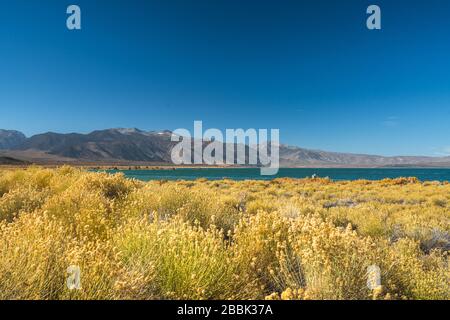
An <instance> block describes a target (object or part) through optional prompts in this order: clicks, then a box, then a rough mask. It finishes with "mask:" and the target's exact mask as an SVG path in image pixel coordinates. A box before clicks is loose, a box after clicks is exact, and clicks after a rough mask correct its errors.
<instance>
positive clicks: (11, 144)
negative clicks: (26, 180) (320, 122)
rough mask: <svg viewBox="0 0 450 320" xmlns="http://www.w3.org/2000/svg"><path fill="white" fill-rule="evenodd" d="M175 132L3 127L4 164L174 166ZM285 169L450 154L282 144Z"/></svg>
mask: <svg viewBox="0 0 450 320" xmlns="http://www.w3.org/2000/svg"><path fill="white" fill-rule="evenodd" d="M175 144H176V142H172V141H171V132H170V131H142V130H139V129H107V130H98V131H93V132H91V133H89V134H80V133H69V134H60V133H52V132H48V133H43V134H37V135H34V136H32V137H29V138H27V137H25V135H24V134H23V133H21V132H18V131H12V130H0V164H19V163H25V162H28V163H38V164H62V163H72V164H77V163H91V164H94V163H95V164H97V163H98V164H124V165H133V164H136V165H137V164H139V165H142V164H147V165H151V164H158V165H160V164H168V165H169V164H171V163H172V162H171V157H170V155H171V150H172V148H173V146H174V145H175ZM280 165H281V166H282V167H383V166H434V167H446V166H450V157H408V156H398V157H383V156H376V155H363V154H350V153H336V152H326V151H320V150H309V149H304V148H299V147H293V146H286V145H281V146H280Z"/></svg>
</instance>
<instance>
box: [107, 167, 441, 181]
mask: <svg viewBox="0 0 450 320" xmlns="http://www.w3.org/2000/svg"><path fill="white" fill-rule="evenodd" d="M107 172H110V173H116V172H123V173H124V174H125V176H126V177H129V178H135V179H139V180H143V181H150V180H195V179H198V178H206V179H210V180H220V179H225V178H228V179H233V180H271V179H274V178H282V177H283V178H284V177H288V178H307V177H311V176H312V175H317V176H318V177H329V178H331V179H333V180H360V179H367V180H382V179H385V178H399V177H416V178H418V179H419V180H421V181H450V168H445V169H444V168H442V169H440V168H439V169H437V168H433V169H430V168H376V169H367V168H355V169H348V168H331V169H330V168H327V169H325V168H318V169H311V168H283V169H280V170H279V172H278V174H277V175H276V176H262V175H260V170H259V169H257V168H225V169H224V168H201V169H200V168H199V169H197V168H194V169H192V168H177V169H173V170H172V169H168V170H123V171H121V170H108V171H107Z"/></svg>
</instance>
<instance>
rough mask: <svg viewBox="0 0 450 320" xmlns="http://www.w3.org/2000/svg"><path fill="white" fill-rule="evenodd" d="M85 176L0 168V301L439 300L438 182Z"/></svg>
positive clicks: (445, 235)
mask: <svg viewBox="0 0 450 320" xmlns="http://www.w3.org/2000/svg"><path fill="white" fill-rule="evenodd" d="M86 169H87V168H77V167H70V166H63V167H58V168H43V167H37V166H30V167H27V168H26V170H24V169H22V168H12V169H5V168H2V169H0V242H1V243H2V245H1V246H0V299H192V300H199V299H282V300H291V299H295V300H296V299H299V300H311V299H312V300H321V299H339V300H363V299H413V300H422V299H434V300H448V299H450V281H449V280H450V267H449V256H448V252H449V250H450V223H449V221H450V183H448V182H433V181H426V182H420V181H418V180H417V179H416V178H406V177H405V178H398V179H384V180H380V181H368V180H358V181H331V180H329V179H326V178H315V179H290V178H278V179H274V180H269V181H264V180H260V181H259V180H258V181H256V180H247V181H233V180H229V179H225V180H220V181H217V180H215V181H210V180H207V179H197V180H194V181H162V180H155V181H150V182H143V181H138V180H135V179H128V178H125V177H124V175H123V174H121V173H117V174H108V173H105V172H89V171H87V170H86ZM70 266H77V267H79V268H80V270H81V274H80V276H81V278H80V280H81V289H79V290H69V289H68V288H67V286H66V280H67V277H68V274H67V269H68V268H69V267H70ZM371 266H376V267H377V268H379V270H380V272H381V283H380V285H378V286H376V287H375V288H370V289H369V288H368V286H367V281H368V274H367V270H368V268H370V267H371Z"/></svg>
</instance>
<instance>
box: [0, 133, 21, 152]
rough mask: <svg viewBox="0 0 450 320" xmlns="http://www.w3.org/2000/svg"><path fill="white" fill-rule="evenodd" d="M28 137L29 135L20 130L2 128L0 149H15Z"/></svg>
mask: <svg viewBox="0 0 450 320" xmlns="http://www.w3.org/2000/svg"><path fill="white" fill-rule="evenodd" d="M26 139H27V137H26V136H25V135H24V134H23V133H22V132H20V131H16V130H4V129H0V149H13V148H15V147H17V146H19V145H20V144H22V143H23V142H25V140H26Z"/></svg>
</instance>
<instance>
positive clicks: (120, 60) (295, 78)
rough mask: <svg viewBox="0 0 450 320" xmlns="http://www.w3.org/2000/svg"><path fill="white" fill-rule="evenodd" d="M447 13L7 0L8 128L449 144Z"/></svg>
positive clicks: (393, 6)
mask: <svg viewBox="0 0 450 320" xmlns="http://www.w3.org/2000/svg"><path fill="white" fill-rule="evenodd" d="M70 4H77V5H79V6H80V7H81V10H82V30H81V31H69V30H67V28H66V18H67V15H66V8H67V6H68V5H70ZM370 4H377V5H379V6H380V7H381V10H382V28H383V29H382V30H381V31H369V30H368V29H367V28H366V22H365V21H366V18H367V15H366V13H365V11H366V8H367V6H368V5H370ZM449 16H450V1H448V0H431V1H430V0H428V1H424V0H423V1H403V0H389V1H381V0H373V1H365V0H345V1H343V0H342V1H337V0H328V1H325V0H314V1H313V0H310V1H299V0H292V1H264V0H260V1H253V0H240V1H238V0H214V1H210V0H191V1H188V0H179V1H174V0H160V1H151V0H145V1H144V0H141V1H138V0H128V1H124V0H123V1H118V0H116V1H114V0H108V1H106V0H103V1H102V0H99V1H92V0H89V1H87V0H73V1H72V2H66V1H61V0H41V1H29V0H4V1H1V3H0V26H1V28H0V111H1V116H0V128H4V129H17V130H21V131H23V132H24V133H25V134H27V135H32V134H36V133H41V132H46V131H55V132H89V131H91V130H95V129H103V128H110V127H137V128H140V129H144V130H153V129H155V130H159V129H169V130H174V129H177V128H188V129H192V127H193V121H194V120H202V121H203V125H204V127H207V128H213V127H214V128H220V129H225V128H240V127H242V128H279V129H280V139H281V141H282V142H283V143H288V144H292V145H299V146H302V147H308V148H315V149H324V150H329V151H343V152H358V153H371V154H383V155H419V154H422V155H440V154H450V141H449V137H450V58H449V56H450V19H449Z"/></svg>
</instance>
